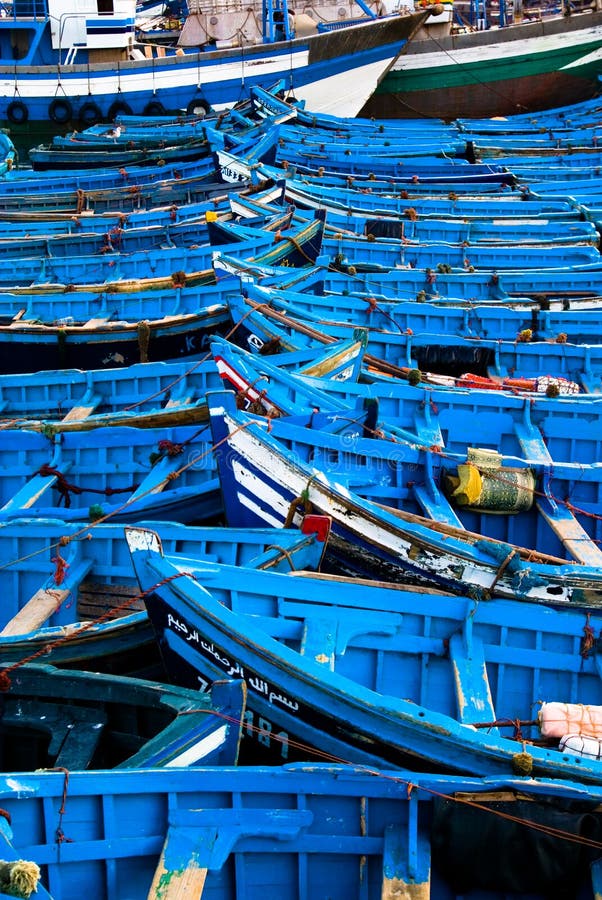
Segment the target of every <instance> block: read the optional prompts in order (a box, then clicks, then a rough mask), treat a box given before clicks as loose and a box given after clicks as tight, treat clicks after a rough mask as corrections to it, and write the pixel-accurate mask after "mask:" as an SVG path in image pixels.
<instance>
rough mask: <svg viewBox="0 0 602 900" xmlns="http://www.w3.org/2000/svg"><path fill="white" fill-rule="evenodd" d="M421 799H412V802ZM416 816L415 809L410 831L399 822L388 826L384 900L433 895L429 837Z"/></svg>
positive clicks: (424, 898) (417, 899)
mask: <svg viewBox="0 0 602 900" xmlns="http://www.w3.org/2000/svg"><path fill="white" fill-rule="evenodd" d="M414 793H416V792H414ZM418 802H419V801H418V800H415V799H414V798H413V797H411V798H410V804H411V805H413V806H416V805H417V804H418ZM417 819H418V810H417V809H414V808H412V809H411V811H410V817H409V821H408V823H407V832H406V828H405V827H404V826H403V825H398V824H395V825H387V827H386V828H385V835H384V846H383V880H382V889H381V900H429V898H430V896H431V845H430V836H429V835H428V834H427V833H424V832H423V830H422V828H421V827H420V825H419V823H418V821H417Z"/></svg>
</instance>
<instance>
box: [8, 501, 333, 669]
mask: <svg viewBox="0 0 602 900" xmlns="http://www.w3.org/2000/svg"><path fill="white" fill-rule="evenodd" d="M147 524H148V527H152V528H154V529H155V530H157V531H158V533H159V534H161V537H162V540H163V545H164V546H165V548H166V549H167V550H168V551H169V552H173V553H176V552H179V553H183V554H187V555H189V556H190V558H191V559H194V558H196V557H198V556H201V557H204V558H208V557H210V558H212V559H214V560H215V561H216V562H227V563H230V564H239V565H244V566H248V567H249V568H254V567H255V566H257V567H260V568H266V569H272V570H278V569H280V568H284V569H285V570H286V571H290V570H291V568H298V569H304V568H309V569H315V568H318V567H319V565H320V562H321V559H322V556H323V553H324V548H325V542H326V540H327V537H328V528H327V523H325V522H321V521H319V520H318V519H315V520H313V524H312V521H311V520H310V521H308V522H307V523H306V524H305V525H304V528H303V530H298V529H296V528H295V529H279V530H278V531H277V532H275V530H274V529H273V528H251V529H240V530H236V529H229V528H224V527H221V526H215V527H208V526H205V527H199V526H192V525H180V524H178V523H174V522H167V521H164V522H155V523H147ZM0 547H1V549H2V559H3V565H2V569H1V570H0V585H1V590H2V593H3V596H5V597H6V603H5V604H4V606H3V614H2V618H0V658H1V659H2V660H3V662H4V663H5V664H8V663H10V664H15V663H16V664H18V663H20V662H21V661H22V660H23V659H32V658H42V659H43V660H44V661H45V662H46V661H48V662H51V663H53V664H54V665H59V666H61V667H69V668H78V669H93V670H94V671H102V672H111V673H120V674H123V673H125V674H130V675H140V676H142V675H144V676H145V677H153V678H155V679H157V678H160V677H161V676H164V670H163V669H162V666H161V664H160V660H159V658H158V654H157V652H156V646H155V644H154V640H153V635H152V630H151V627H150V624H149V622H148V618H147V615H146V611H145V608H144V603H143V601H142V598H141V597H140V592H139V589H138V586H137V582H136V580H135V578H134V576H133V573H132V569H131V563H130V558H129V554H128V551H127V548H126V546H125V543H124V540H123V525H117V524H112V523H110V522H104V523H94V524H90V525H86V524H83V525H78V524H74V523H68V522H65V521H64V520H61V519H44V518H37V519H33V518H32V519H17V520H15V521H11V522H4V523H2V525H0Z"/></svg>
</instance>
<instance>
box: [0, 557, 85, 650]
mask: <svg viewBox="0 0 602 900" xmlns="http://www.w3.org/2000/svg"><path fill="white" fill-rule="evenodd" d="M91 568H92V562H91V561H90V560H88V559H85V560H82V561H81V562H79V563H77V564H76V565H74V566H73V567H70V568H69V569H68V575H67V578H66V579H65V581H64V582H63V584H62V585H57V586H56V587H50V588H40V590H38V591H36V593H35V594H34V595H33V597H31V598H30V599H29V600H28V601H27V603H25V605H24V606H22V607H21V609H20V610H19V611H18V612H17V613H16V614H15V615H14V616H13V617H12V619H11V620H10V622H7V623H6V625H5V626H4V628H3V629H2V631H0V635H2V636H5V637H7V636H10V635H14V634H27V633H29V632H31V631H36V630H37V629H38V628H41V627H42V626H43V625H44V624H45V623H46V622H47V621H48V619H49V618H50V616H51V615H52V614H53V613H54V612H56V610H57V609H58V608H59V606H60V605H61V603H63V601H64V600H66V599H67V597H69V596H70V595H71V594H73V593H75V592H76V591H77V590H78V589H79V585H80V583H81V581H82V579H84V578H85V577H86V575H87V574H88V572H89V571H90V569H91Z"/></svg>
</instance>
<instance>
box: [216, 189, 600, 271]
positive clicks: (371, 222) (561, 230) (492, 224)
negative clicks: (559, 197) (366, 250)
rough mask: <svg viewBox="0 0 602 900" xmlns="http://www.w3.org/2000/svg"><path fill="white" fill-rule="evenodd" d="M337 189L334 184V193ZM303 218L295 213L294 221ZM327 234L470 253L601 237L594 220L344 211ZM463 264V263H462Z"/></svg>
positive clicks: (256, 206)
mask: <svg viewBox="0 0 602 900" xmlns="http://www.w3.org/2000/svg"><path fill="white" fill-rule="evenodd" d="M335 190H336V186H334V185H333V194H334V191H335ZM228 203H229V206H230V209H231V211H232V213H233V215H235V216H236V217H237V218H238V219H240V220H244V219H248V218H255V217H256V216H258V215H259V216H261V215H273V214H275V213H276V212H277V209H278V208H277V206H276V204H274V203H264V202H263V201H262V200H257V199H256V197H252V196H249V195H248V194H246V193H244V192H242V191H241V192H236V193H231V194H229V195H228ZM302 217H303V214H302V213H301V212H299V211H296V212H295V213H294V215H293V220H294V221H295V222H300V221H301V219H302ZM325 234H327V235H330V236H333V235H335V236H336V235H341V234H342V235H345V234H349V235H353V234H362V235H365V236H366V237H367V238H368V239H369V240H372V239H373V238H380V237H382V238H398V239H400V240H402V241H404V242H406V241H407V242H408V243H410V244H411V243H420V244H422V243H424V244H426V243H449V244H458V245H460V244H463V245H464V246H465V248H467V250H468V252H470V247H472V246H473V245H475V244H477V245H486V246H488V247H497V246H500V245H501V246H508V245H514V244H521V245H527V246H532V245H544V246H557V245H560V244H564V245H566V244H580V245H581V244H591V245H592V246H595V247H597V246H598V244H599V242H600V235H599V232H598V229H597V227H596V225H595V223H594V221H585V220H584V221H576V220H574V219H572V218H571V219H570V220H569V221H558V220H555V219H551V220H548V219H543V218H539V219H538V218H537V217H535V218H534V219H531V218H529V217H528V216H527V217H525V218H524V219H516V218H514V219H513V218H507V219H506V220H501V221H498V220H494V219H490V220H488V221H482V222H479V221H471V222H465V221H461V220H459V219H457V218H454V219H445V218H439V219H437V218H422V219H419V218H412V219H410V218H407V217H401V216H395V215H381V214H377V215H375V216H370V215H361V214H354V213H352V212H345V211H344V210H342V209H338V210H335V209H332V208H330V209H329V210H328V213H327V219H326V228H325ZM462 264H463V260H462Z"/></svg>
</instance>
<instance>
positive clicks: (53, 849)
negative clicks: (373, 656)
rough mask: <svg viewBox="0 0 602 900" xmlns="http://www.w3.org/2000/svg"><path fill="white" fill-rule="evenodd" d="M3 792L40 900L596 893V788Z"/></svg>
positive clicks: (88, 776) (55, 784) (207, 773)
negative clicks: (572, 890) (577, 890)
mask: <svg viewBox="0 0 602 900" xmlns="http://www.w3.org/2000/svg"><path fill="white" fill-rule="evenodd" d="M0 795H1V798H2V808H3V809H5V810H6V812H7V814H8V816H10V820H11V823H10V824H9V822H8V819H7V818H3V819H2V822H1V823H0V826H1V829H2V856H3V858H4V859H5V860H7V861H13V860H17V859H21V860H26V861H27V862H30V863H33V864H34V865H37V866H38V867H39V870H40V873H39V874H41V879H40V880H39V881H38V882H37V885H36V887H37V893H36V895H35V896H36V897H40V898H42V900H49V898H50V900H68V898H70V897H73V896H74V895H75V894H76V893H80V895H81V892H84V893H87V894H89V895H90V896H93V895H99V893H100V894H101V896H103V897H106V898H107V900H123V898H124V897H125V892H124V891H125V885H127V896H128V897H129V898H130V900H146V898H147V897H149V896H151V897H156V896H159V895H162V896H164V897H169V898H171V897H173V896H177V892H178V891H180V893H181V892H182V890H184V891H186V892H188V893H191V894H192V896H196V897H198V896H200V895H201V891H204V892H205V893H209V894H210V895H211V896H214V897H216V898H217V900H247V898H251V897H253V896H256V895H257V894H258V893H259V892H263V893H266V892H267V893H269V894H272V895H273V896H281V897H287V896H292V895H295V896H297V897H298V898H299V900H312V898H314V897H317V896H320V892H322V893H323V892H324V891H327V892H328V893H327V896H329V897H331V898H332V900H359V898H360V897H364V898H365V900H377V898H380V897H382V896H386V895H387V893H390V891H391V890H395V891H398V892H399V891H400V890H403V891H406V893H408V895H409V896H412V895H420V894H427V895H428V896H431V897H433V898H435V900H460V897H462V896H466V892H467V891H470V890H471V889H474V890H476V891H477V892H478V896H479V897H483V900H494V898H495V897H497V896H499V891H500V890H504V889H507V891H512V890H516V891H518V892H519V893H523V895H524V894H525V892H526V891H528V892H529V894H528V895H529V896H530V897H531V896H532V897H533V900H544V898H545V896H546V892H547V891H548V888H550V890H554V889H558V888H559V887H561V888H563V887H564V886H565V885H566V886H570V887H573V886H578V887H579V888H580V889H582V893H581V895H580V896H581V897H582V898H583V900H593V897H594V895H595V892H596V891H597V890H599V888H598V885H599V878H600V875H599V861H598V860H596V858H595V857H596V855H597V852H598V846H599V838H598V829H599V813H598V812H596V811H593V812H592V809H591V808H592V806H593V805H594V804H596V803H597V802H598V793H597V791H596V789H595V788H594V787H593V786H585V785H578V784H576V783H571V782H566V781H561V780H550V779H535V778H518V777H515V778H485V779H479V778H472V777H461V776H455V777H454V776H445V775H421V774H418V773H415V772H412V773H411V772H400V771H396V772H393V771H387V772H382V773H380V772H377V771H372V772H365V771H362V770H361V769H360V768H358V767H353V766H345V765H341V764H332V763H330V764H328V765H326V764H321V765H320V764H315V765H309V764H305V765H301V764H298V765H294V766H272V767H266V766H263V767H258V766H251V767H247V766H245V767H243V766H239V767H231V766H225V767H222V766H219V767H210V766H208V767H205V768H197V767H192V768H188V769H186V770H183V769H180V770H175V769H174V770H147V771H145V772H144V773H142V772H139V771H119V772H116V771H110V772H103V773H99V772H94V773H92V772H70V773H69V774H68V776H67V775H66V774H65V773H63V772H36V773H33V772H32V773H29V774H27V775H25V774H24V773H22V774H20V775H19V777H18V779H17V778H16V777H15V776H14V775H10V774H6V775H2V776H0ZM511 820H512V821H511ZM492 848H495V853H492ZM477 862H480V863H481V865H477ZM590 863H591V869H590ZM34 871H36V870H35V869H34ZM37 874H38V872H37V871H36V875H37ZM35 881H36V879H34V883H35ZM548 896H549V894H548Z"/></svg>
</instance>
